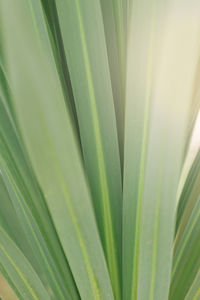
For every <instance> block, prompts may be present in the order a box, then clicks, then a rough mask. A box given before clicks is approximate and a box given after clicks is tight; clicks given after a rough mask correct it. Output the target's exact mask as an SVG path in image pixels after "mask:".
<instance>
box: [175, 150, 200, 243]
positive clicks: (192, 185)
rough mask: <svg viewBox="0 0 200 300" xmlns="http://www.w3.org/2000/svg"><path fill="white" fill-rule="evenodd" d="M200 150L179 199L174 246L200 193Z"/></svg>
mask: <svg viewBox="0 0 200 300" xmlns="http://www.w3.org/2000/svg"><path fill="white" fill-rule="evenodd" d="M199 180H200V151H199V152H198V153H197V156H196V158H195V160H194V162H193V164H192V167H191V169H190V172H189V174H188V177H187V180H186V182H185V184H184V187H183V190H182V194H181V196H180V200H179V206H178V211H177V221H176V236H175V241H174V248H175V249H176V248H177V245H178V244H179V241H180V238H181V237H182V234H183V231H184V230H185V227H186V225H187V223H188V220H189V218H190V216H191V213H192V211H193V209H194V206H195V204H196V201H197V199H198V196H199V194H200V186H199Z"/></svg>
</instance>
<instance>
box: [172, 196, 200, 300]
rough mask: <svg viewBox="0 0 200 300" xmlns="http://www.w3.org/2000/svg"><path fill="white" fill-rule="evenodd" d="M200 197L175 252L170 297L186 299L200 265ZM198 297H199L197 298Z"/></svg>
mask: <svg viewBox="0 0 200 300" xmlns="http://www.w3.org/2000/svg"><path fill="white" fill-rule="evenodd" d="M199 236H200V197H199V198H198V201H197V202H196V205H195V207H194V209H193V212H192V215H191V217H190V218H189V221H188V224H187V226H186V228H185V230H184V232H183V234H182V236H181V239H180V242H179V244H178V247H177V249H176V251H175V253H174V260H173V268H172V275H171V289H170V295H169V299H170V300H171V299H172V300H175V299H184V298H185V296H186V294H187V293H188V291H189V289H190V286H191V285H192V283H193V281H194V280H195V277H196V275H197V272H198V270H199V265H200V239H199ZM197 299H198V298H197Z"/></svg>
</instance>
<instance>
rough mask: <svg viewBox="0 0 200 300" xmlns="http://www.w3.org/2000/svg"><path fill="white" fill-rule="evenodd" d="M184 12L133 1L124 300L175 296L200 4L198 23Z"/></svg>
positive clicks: (175, 6) (164, 4)
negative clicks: (178, 216) (175, 246)
mask: <svg viewBox="0 0 200 300" xmlns="http://www.w3.org/2000/svg"><path fill="white" fill-rule="evenodd" d="M180 7H181V5H180V2H179V1H175V2H174V3H173V6H172V7H170V6H169V2H168V1H145V0H143V1H141V0H140V1H133V2H132V23H131V27H130V41H129V49H128V62H127V66H128V71H127V93H126V94H127V99H126V125H125V168H124V210H123V266H124V269H123V278H124V285H123V289H124V299H132V300H136V299H137V300H138V299H141V300H143V299H150V300H160V299H167V297H168V291H169V284H170V271H171V264H172V243H173V237H174V223H175V213H176V193H177V188H178V180H179V176H180V172H181V169H182V161H183V153H184V148H185V137H186V134H187V130H186V128H187V121H188V111H189V108H190V105H191V102H192V101H191V92H192V83H193V80H194V77H195V69H196V62H197V58H198V50H199V49H198V47H197V40H198V28H199V21H198V17H197V15H198V13H197V11H198V12H199V10H198V9H197V8H198V5H196V6H195V5H194V18H193V22H192V24H190V23H189V22H188V21H187V20H188V18H187V9H185V7H183V8H182V10H181V13H180V14H178V16H179V18H180V19H179V20H178V22H177V12H179V11H180ZM169 8H170V10H169ZM169 12H170V14H169ZM175 25H176V26H175ZM186 29H187V31H186ZM180 53H181V55H180ZM191 57H192V59H191ZM183 87H184V88H183ZM177 116H178V118H177Z"/></svg>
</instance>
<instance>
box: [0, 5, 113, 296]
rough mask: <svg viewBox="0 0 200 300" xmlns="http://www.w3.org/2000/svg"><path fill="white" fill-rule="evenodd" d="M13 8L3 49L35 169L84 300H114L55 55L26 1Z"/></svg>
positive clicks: (7, 10)
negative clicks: (47, 45) (35, 24)
mask: <svg viewBox="0 0 200 300" xmlns="http://www.w3.org/2000/svg"><path fill="white" fill-rule="evenodd" d="M11 2H12V1H11V0H10V1H7V0H6V1H2V4H1V7H2V10H3V16H4V17H3V24H4V39H5V43H4V46H5V50H6V51H5V53H6V56H7V68H8V74H9V82H10V85H11V88H12V91H13V95H12V101H13V104H14V108H15V110H16V115H17V118H18V120H19V124H20V129H21V132H22V136H23V138H24V142H25V145H26V147H27V150H28V154H29V156H30V160H31V163H32V166H33V168H34V171H35V174H36V176H37V179H38V181H39V182H40V186H41V189H42V191H43V193H44V195H45V199H46V202H47V205H48V207H49V210H50V213H51V216H52V219H53V221H54V224H55V228H56V231H57V233H58V236H59V238H60V241H61V244H62V246H63V249H64V251H65V254H66V257H67V259H68V261H69V265H70V267H71V270H72V273H73V275H74V279H75V281H76V284H77V287H78V290H79V292H80V296H81V298H82V299H87V300H88V299H94V298H95V299H101V298H105V297H106V299H113V295H112V289H111V285H110V280H109V276H108V271H107V267H106V263H105V260H104V255H103V251H102V247H101V243H100V239H99V234H98V231H97V227H96V223H95V219H94V213H93V209H92V205H91V199H90V195H89V191H88V187H87V183H86V179H85V175H84V171H83V168H82V161H81V159H80V150H79V149H78V145H77V141H76V138H75V136H74V133H73V129H72V124H71V120H70V117H69V115H68V111H67V109H66V105H65V100H64V97H63V94H62V89H61V84H60V82H59V78H58V76H57V72H56V65H55V63H54V59H53V54H51V53H49V52H48V54H47V52H46V51H47V49H46V45H44V44H43V40H42V39H41V38H40V31H36V28H34V27H33V24H34V19H33V16H32V14H31V9H30V7H29V5H28V3H27V1H25V0H20V1H17V2H14V3H13V2H12V5H11ZM38 3H39V2H38ZM38 5H39V4H38ZM5 16H6V17H5ZM39 28H40V27H38V28H37V29H39ZM14 29H15V30H14ZM19 78H20V80H19Z"/></svg>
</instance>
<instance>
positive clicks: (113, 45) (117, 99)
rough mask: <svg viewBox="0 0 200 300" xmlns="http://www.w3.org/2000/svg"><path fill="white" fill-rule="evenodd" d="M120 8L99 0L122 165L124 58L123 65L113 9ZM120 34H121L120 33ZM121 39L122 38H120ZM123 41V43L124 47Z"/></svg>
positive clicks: (114, 3) (115, 3)
mask: <svg viewBox="0 0 200 300" xmlns="http://www.w3.org/2000/svg"><path fill="white" fill-rule="evenodd" d="M115 6H118V8H120V7H121V4H120V1H112V0H108V1H107V0H101V7H102V14H103V22H104V28H105V38H106V46H107V52H108V63H109V68H110V77H111V82H112V91H113V98H114V104H115V114H116V121H117V129H118V140H119V149H120V156H121V163H122V164H123V152H124V110H125V82H124V66H125V57H124V58H123V64H122V62H121V59H122V58H120V51H119V42H118V39H117V36H118V34H117V26H116V21H117V20H115V16H114V11H115V9H114V7H115ZM119 22H122V20H121V14H120V21H119ZM121 34H122V32H121ZM122 39H123V38H122ZM124 44H125V41H124V42H123V47H124Z"/></svg>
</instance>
